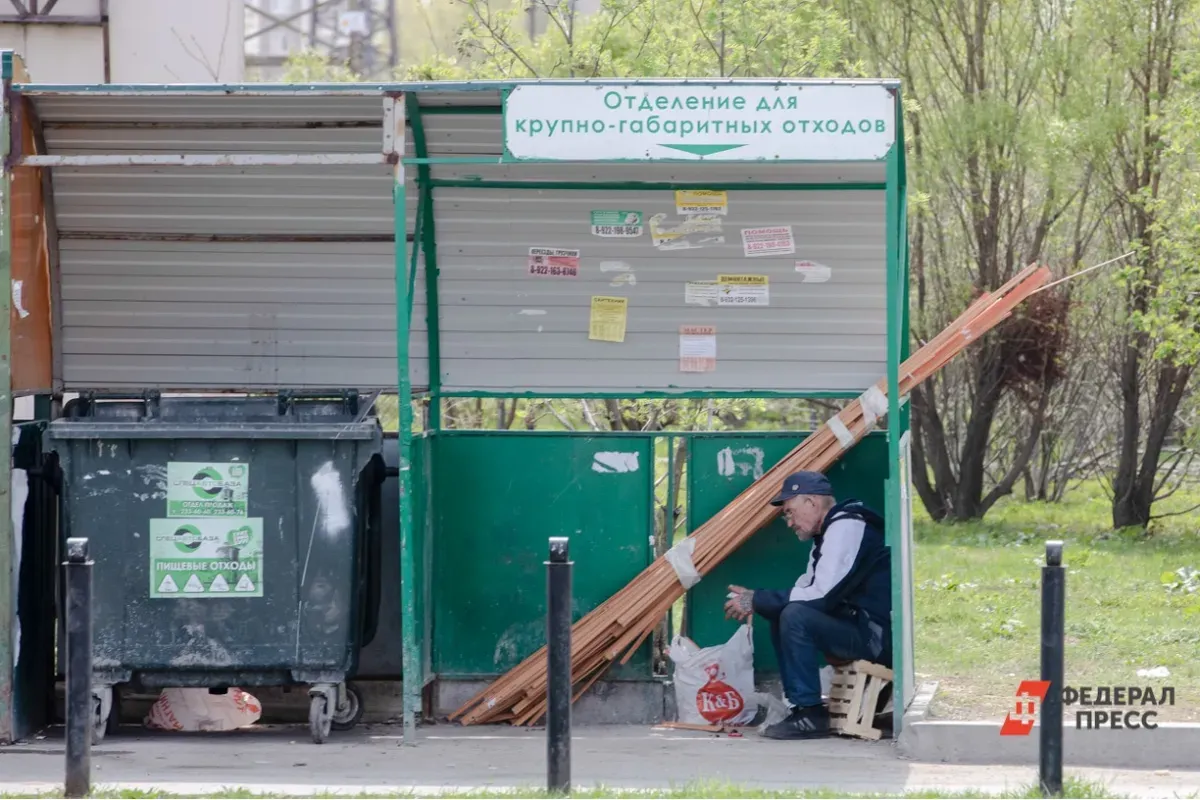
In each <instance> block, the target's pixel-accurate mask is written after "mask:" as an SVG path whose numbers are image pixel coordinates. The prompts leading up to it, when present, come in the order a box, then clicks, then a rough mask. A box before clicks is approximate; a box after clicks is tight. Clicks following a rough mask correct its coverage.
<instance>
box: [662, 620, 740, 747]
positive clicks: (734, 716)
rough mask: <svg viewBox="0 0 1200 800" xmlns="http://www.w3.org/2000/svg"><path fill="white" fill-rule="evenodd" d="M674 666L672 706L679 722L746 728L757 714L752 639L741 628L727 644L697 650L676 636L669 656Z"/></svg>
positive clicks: (697, 648) (694, 644)
mask: <svg viewBox="0 0 1200 800" xmlns="http://www.w3.org/2000/svg"><path fill="white" fill-rule="evenodd" d="M669 655H670V657H671V661H673V662H674V663H675V706H676V709H677V710H678V713H679V721H680V722H688V723H692V724H696V725H722V724H724V725H747V724H749V723H750V722H751V721H752V720H753V719H754V716H755V714H757V713H758V697H757V694H756V693H755V691H754V637H753V636H752V634H751V630H750V626H749V625H742V626H741V627H739V628H738V629H737V632H736V633H734V634H733V636H732V637H730V639H729V641H728V642H726V643H725V644H722V645H717V646H715V647H705V648H704V649H700V648H699V647H697V646H696V643H695V642H693V641H692V640H691V639H688V638H685V637H683V636H676V637H675V639H674V641H672V642H671V649H670V653H669Z"/></svg>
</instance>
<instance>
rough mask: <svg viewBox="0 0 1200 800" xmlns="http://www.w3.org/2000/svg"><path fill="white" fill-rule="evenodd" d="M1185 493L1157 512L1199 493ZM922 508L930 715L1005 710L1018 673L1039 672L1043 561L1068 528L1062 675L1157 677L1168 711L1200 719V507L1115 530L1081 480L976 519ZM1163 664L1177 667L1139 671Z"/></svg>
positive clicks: (922, 605) (1128, 681) (919, 586)
mask: <svg viewBox="0 0 1200 800" xmlns="http://www.w3.org/2000/svg"><path fill="white" fill-rule="evenodd" d="M1181 495H1182V493H1180V495H1177V496H1176V497H1173V498H1171V500H1170V501H1169V503H1167V504H1164V506H1165V507H1164V508H1162V509H1158V508H1156V509H1155V511H1156V513H1167V512H1170V511H1175V510H1178V511H1182V510H1183V509H1186V508H1190V507H1191V506H1193V505H1195V504H1196V503H1197V502H1200V493H1193V494H1191V495H1190V496H1186V497H1184V496H1181ZM913 515H914V528H915V539H916V544H915V548H914V556H913V562H914V571H915V583H916V587H915V607H916V611H915V613H916V634H915V635H916V645H915V646H916V672H917V680H918V682H921V681H927V680H936V681H938V682H939V684H940V686H939V689H938V696H937V700H936V701H935V703H934V706H933V709H932V710H931V713H932V715H933V716H936V717H940V718H950V719H995V720H997V721H999V720H1001V719H1003V717H1004V715H1005V713H1007V711H1008V709H1009V708H1011V707H1012V702H1013V700H1012V698H1013V694H1014V691H1015V689H1016V687H1017V684H1018V682H1019V681H1021V680H1022V679H1036V678H1038V677H1039V669H1040V667H1039V665H1040V652H1039V638H1040V626H1041V610H1040V609H1041V588H1040V587H1041V569H1040V567H1041V564H1042V562H1043V560H1044V554H1045V542H1046V541H1047V540H1049V539H1061V540H1063V541H1064V542H1065V550H1064V553H1065V555H1064V562H1065V564H1066V565H1067V567H1068V570H1067V613H1066V636H1067V639H1066V684H1067V685H1068V686H1075V687H1083V686H1093V687H1094V686H1127V687H1128V686H1138V687H1146V686H1155V687H1158V690H1157V691H1156V697H1157V696H1160V695H1161V687H1163V686H1174V687H1175V705H1174V706H1158V707H1156V708H1157V710H1158V712H1159V713H1158V719H1159V721H1184V720H1190V721H1197V720H1200V572H1197V571H1200V531H1198V530H1197V529H1198V528H1200V525H1197V522H1198V521H1200V514H1196V513H1190V514H1184V515H1181V516H1176V517H1171V518H1167V519H1163V520H1161V521H1158V522H1157V523H1155V524H1154V525H1153V526H1152V528H1151V532H1150V535H1149V536H1148V537H1143V536H1141V535H1136V534H1135V535H1125V534H1118V533H1113V532H1111V530H1110V525H1109V521H1110V516H1109V506H1108V502H1107V500H1106V499H1105V497H1104V496H1103V493H1102V492H1101V490H1100V488H1099V487H1098V486H1095V485H1085V486H1083V487H1081V488H1079V489H1077V490H1076V491H1074V492H1072V493H1071V494H1069V495H1068V497H1067V499H1066V500H1065V501H1064V502H1063V503H1058V504H1038V503H1024V502H1015V501H1009V502H1003V504H1002V505H999V506H998V507H997V508H996V509H994V510H993V511H992V512H991V513H990V514H989V515H988V517H987V518H986V519H985V520H984V521H983V522H980V523H971V524H960V525H938V524H935V523H933V522H931V521H930V520H929V519H928V518H927V517H926V516H925V515H924V509H923V508H922V507H921V504H920V502H919V501H917V502H914V507H913ZM1179 570H1184V571H1185V572H1184V573H1183V574H1184V577H1181V575H1180V574H1179V573H1178V572H1177V571H1179ZM1189 571H1190V572H1189ZM1187 575H1190V576H1191V577H1190V579H1188V578H1187V577H1186V576H1187ZM1153 667H1166V668H1167V669H1168V670H1170V677H1167V678H1146V677H1139V676H1138V674H1137V672H1138V670H1139V669H1150V668H1153ZM1093 694H1094V691H1093ZM1075 708H1082V707H1080V706H1076V707H1075ZM1145 708H1147V709H1149V708H1152V706H1146V707H1145ZM1073 719H1074V715H1073V713H1072V710H1071V709H1068V717H1067V720H1068V723H1069V724H1070V723H1071V722H1073Z"/></svg>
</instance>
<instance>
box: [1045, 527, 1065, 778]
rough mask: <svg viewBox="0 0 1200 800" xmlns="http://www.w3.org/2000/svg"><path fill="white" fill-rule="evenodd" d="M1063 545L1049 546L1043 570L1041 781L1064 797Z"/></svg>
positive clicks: (1048, 544)
mask: <svg viewBox="0 0 1200 800" xmlns="http://www.w3.org/2000/svg"><path fill="white" fill-rule="evenodd" d="M1062 559H1063V543H1062V542H1058V541H1053V542H1046V566H1044V567H1042V680H1044V681H1049V682H1050V686H1049V688H1048V689H1047V690H1046V699H1045V700H1044V701H1043V702H1042V714H1041V723H1042V732H1041V735H1042V738H1041V747H1040V750H1039V759H1040V764H1039V767H1038V779H1039V782H1040V783H1041V786H1042V793H1043V794H1045V795H1049V796H1051V797H1061V796H1062V783H1063V779H1062V764H1063V651H1064V642H1063V627H1064V622H1065V617H1066V596H1067V595H1066V588H1067V572H1066V569H1065V568H1064V567H1063V565H1062Z"/></svg>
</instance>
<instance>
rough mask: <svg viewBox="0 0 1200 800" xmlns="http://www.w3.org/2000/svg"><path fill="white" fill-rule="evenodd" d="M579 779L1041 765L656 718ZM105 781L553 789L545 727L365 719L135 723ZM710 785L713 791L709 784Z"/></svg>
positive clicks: (1002, 787) (225, 786)
mask: <svg viewBox="0 0 1200 800" xmlns="http://www.w3.org/2000/svg"><path fill="white" fill-rule="evenodd" d="M572 733H573V735H572V737H571V757H572V764H571V776H572V782H573V783H574V784H575V785H576V786H578V787H579V788H580V789H594V788H596V787H598V786H603V787H606V788H608V789H610V790H616V789H651V788H661V789H665V788H670V787H672V786H675V787H683V786H686V785H688V784H691V785H693V786H695V784H696V783H697V782H706V783H709V784H710V785H711V784H714V783H719V784H725V785H726V786H728V785H734V786H737V787H740V788H747V789H751V788H759V789H764V790H774V791H784V790H789V789H792V790H794V789H810V790H822V789H823V790H825V791H826V792H827V793H828V794H829V795H830V796H840V795H843V794H846V793H850V792H853V793H859V792H862V793H873V794H882V795H885V796H889V795H890V796H896V795H898V794H901V793H903V792H906V791H921V790H925V791H928V790H940V791H942V792H946V793H950V794H951V795H952V796H953V795H954V794H962V793H964V792H967V791H971V790H978V791H984V792H988V793H995V794H999V793H1003V792H1015V791H1018V790H1023V789H1025V788H1027V787H1029V786H1030V785H1032V784H1033V783H1034V782H1035V781H1036V768H1035V767H1034V766H1033V765H1032V764H1029V765H1027V766H1022V767H976V766H951V765H947V764H918V763H914V762H910V761H906V760H904V759H902V758H900V757H899V755H898V754H897V752H896V748H895V746H894V745H893V744H891V743H888V742H866V741H861V740H855V739H841V738H836V739H825V740H819V741H811V742H777V741H772V740H769V739H763V738H761V737H759V736H757V735H748V736H745V737H740V738H738V737H729V736H718V735H712V734H702V733H691V732H687V731H674V730H669V729H665V728H657V729H656V728H654V727H652V726H629V725H599V726H576V727H575V728H574V729H573V732H572ZM63 759H64V753H63V742H62V731H61V729H52V730H51V731H49V732H48V735H47V736H46V737H45V738H43V739H41V740H38V741H33V742H30V743H28V744H22V745H14V746H11V747H0V792H2V793H9V794H14V795H16V796H29V795H30V794H32V793H34V792H46V791H52V790H56V789H57V790H58V791H61V788H60V787H61V784H62V778H63ZM92 765H93V772H92V777H93V782H94V784H96V785H97V788H104V789H108V788H119V789H135V790H141V791H145V792H153V791H157V792H173V793H177V794H180V795H182V796H184V797H195V796H197V795H198V794H202V793H211V792H219V791H222V790H229V789H233V788H240V789H247V790H249V791H253V792H259V793H273V794H286V795H292V796H308V797H311V796H313V795H314V794H320V793H324V792H330V791H332V792H336V793H340V794H352V793H358V792H372V793H378V794H392V795H399V794H416V795H422V794H424V795H428V794H430V793H431V792H433V791H437V790H439V789H442V788H443V787H447V788H451V789H458V790H464V789H465V790H468V791H469V790H471V789H479V788H484V787H488V788H500V789H516V790H520V789H526V790H528V789H530V788H534V787H544V786H545V780H546V735H545V732H544V731H531V730H521V729H514V728H512V727H509V726H507V725H497V726H481V727H470V728H463V727H460V726H457V725H433V726H426V727H421V728H420V729H419V730H418V738H417V741H416V742H415V746H406V745H404V742H403V737H402V732H401V729H400V728H398V727H393V726H370V725H368V726H360V727H359V728H357V729H355V730H353V731H349V732H346V733H336V732H335V733H334V734H333V736H331V737H330V739H329V741H327V742H326V743H325V744H323V745H314V744H312V742H311V740H310V739H309V737H308V730H307V726H292V727H271V726H255V727H254V728H251V729H248V730H244V731H233V732H230V733H218V734H170V733H155V732H148V731H144V730H142V729H140V728H136V727H134V728H128V729H126V730H122V731H120V732H118V733H116V734H115V735H113V736H111V737H109V738H106V739H105V740H104V741H103V742H102V743H100V744H99V745H97V746H95V747H94V748H93V749H92ZM1066 776H1067V777H1068V778H1079V779H1083V780H1087V781H1094V782H1099V783H1102V784H1105V785H1106V786H1107V788H1108V793H1109V794H1111V795H1123V796H1145V797H1172V796H1175V797H1179V796H1187V795H1191V794H1194V793H1196V792H1200V772H1171V773H1165V774H1156V773H1152V772H1130V771H1123V770H1114V769H1084V770H1079V769H1068V770H1066ZM701 791H702V789H701Z"/></svg>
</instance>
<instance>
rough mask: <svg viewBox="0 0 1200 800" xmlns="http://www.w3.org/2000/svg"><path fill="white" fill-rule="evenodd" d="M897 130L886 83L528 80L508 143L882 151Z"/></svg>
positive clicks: (597, 157)
mask: <svg viewBox="0 0 1200 800" xmlns="http://www.w3.org/2000/svg"><path fill="white" fill-rule="evenodd" d="M895 138H896V98H895V96H894V95H893V94H892V92H891V91H890V90H889V89H888V88H887V87H884V86H881V85H878V84H867V85H851V84H841V85H838V84H832V85H816V86H797V85H778V86H775V85H763V86H739V85H727V84H725V85H710V86H704V85H700V84H697V85H685V86H650V85H645V86H639V85H633V86H621V85H609V86H594V85H575V86H571V85H553V84H546V85H533V84H531V85H522V86H517V87H515V88H514V89H512V91H510V92H509V94H508V95H507V97H506V98H505V101H504V143H505V146H506V148H507V152H508V155H509V156H511V157H512V158H515V159H534V160H544V161H661V160H668V159H672V160H696V161H762V160H768V161H775V160H782V161H876V160H879V159H881V158H883V157H885V156H886V155H887V153H888V150H890V149H891V147H892V143H893V142H894V141H895Z"/></svg>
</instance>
